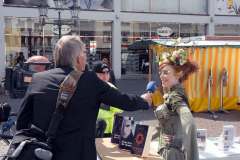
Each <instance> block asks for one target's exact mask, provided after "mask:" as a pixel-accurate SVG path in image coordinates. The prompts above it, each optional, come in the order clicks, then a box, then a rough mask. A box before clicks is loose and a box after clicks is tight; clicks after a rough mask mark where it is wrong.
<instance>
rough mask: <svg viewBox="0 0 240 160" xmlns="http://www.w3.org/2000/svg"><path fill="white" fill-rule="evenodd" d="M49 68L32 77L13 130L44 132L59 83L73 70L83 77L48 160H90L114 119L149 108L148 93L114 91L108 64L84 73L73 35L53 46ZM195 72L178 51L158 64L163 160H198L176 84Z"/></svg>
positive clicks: (185, 102) (83, 52)
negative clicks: (160, 91)
mask: <svg viewBox="0 0 240 160" xmlns="http://www.w3.org/2000/svg"><path fill="white" fill-rule="evenodd" d="M174 54H177V55H175V56H173V55H174ZM171 56H172V57H171ZM176 57H177V58H176ZM54 64H55V68H53V69H50V70H46V71H43V72H38V73H35V74H34V75H33V78H32V82H31V84H30V85H29V87H28V90H27V92H26V95H25V97H24V100H23V102H22V103H21V106H20V111H19V115H18V118H17V125H16V129H17V130H24V129H31V126H35V127H37V128H38V129H39V130H41V131H42V132H46V131H47V129H48V126H49V123H50V120H51V117H52V115H53V113H54V111H55V107H56V100H57V97H58V91H59V88H60V87H61V86H60V84H61V82H62V81H63V80H64V78H65V77H66V76H67V75H68V74H69V73H70V72H71V71H73V70H76V71H78V72H82V75H81V77H80V79H79V81H78V82H77V85H76V91H75V93H74V95H73V96H72V98H71V100H70V102H69V104H68V108H67V109H66V111H65V113H64V120H63V121H62V122H61V124H60V127H59V129H58V130H57V135H56V138H55V139H54V141H53V159H56V160H62V159H63V160H65V159H69V160H79V159H81V160H95V159H96V157H97V153H96V146H95V137H103V136H106V135H107V136H109V135H110V134H111V130H112V127H113V117H114V114H116V113H121V112H122V111H123V110H126V111H136V110H148V109H149V108H150V107H151V106H152V93H150V92H147V93H144V94H142V95H141V96H137V95H130V94H125V93H122V92H121V91H119V90H118V89H117V88H116V86H115V84H116V83H115V77H114V74H113V71H112V70H111V69H110V66H109V62H108V60H107V59H103V60H102V62H100V63H98V64H96V66H95V67H94V69H93V71H89V70H86V69H85V67H86V64H87V57H86V48H85V44H84V43H83V42H82V41H81V39H80V38H79V37H78V36H63V37H62V38H61V39H60V40H59V41H58V42H57V44H56V46H55V50H54ZM197 69H198V67H197V64H195V63H194V62H191V61H190V60H189V59H187V57H184V54H183V53H182V52H181V51H179V52H177V53H171V54H169V55H167V56H164V57H163V58H161V59H160V61H159V76H160V79H161V86H160V87H161V88H162V91H163V95H164V96H163V97H164V103H163V104H161V105H159V106H158V107H156V108H153V109H154V113H155V116H156V118H157V119H158V121H159V125H160V126H161V127H160V128H161V135H160V137H162V139H163V143H162V144H161V147H160V150H159V154H160V155H161V156H162V157H163V159H164V160H176V159H179V160H198V150H197V143H196V126H195V122H194V119H193V117H192V114H191V111H190V109H189V103H188V98H187V96H186V94H185V91H184V88H183V87H182V85H181V83H182V82H183V81H184V80H186V79H187V78H188V76H189V75H190V74H191V73H194V72H196V71H197Z"/></svg>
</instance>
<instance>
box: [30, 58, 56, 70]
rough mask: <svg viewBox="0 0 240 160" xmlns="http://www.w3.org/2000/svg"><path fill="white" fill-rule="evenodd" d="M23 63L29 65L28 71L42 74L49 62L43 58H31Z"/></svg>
mask: <svg viewBox="0 0 240 160" xmlns="http://www.w3.org/2000/svg"><path fill="white" fill-rule="evenodd" d="M25 63H26V64H28V65H29V66H28V69H29V70H30V71H33V72H42V71H45V70H46V69H47V68H46V67H47V65H48V64H50V63H51V62H50V61H49V60H48V58H46V57H44V56H31V57H30V58H28V60H27V61H26V62H25Z"/></svg>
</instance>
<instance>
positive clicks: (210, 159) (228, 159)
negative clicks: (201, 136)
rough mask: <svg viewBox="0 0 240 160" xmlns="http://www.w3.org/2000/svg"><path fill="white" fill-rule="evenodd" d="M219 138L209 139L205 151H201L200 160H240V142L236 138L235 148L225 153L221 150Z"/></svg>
mask: <svg viewBox="0 0 240 160" xmlns="http://www.w3.org/2000/svg"><path fill="white" fill-rule="evenodd" d="M218 143H219V140H218V138H217V137H214V138H213V137H211V138H208V139H207V141H206V148H205V150H199V158H200V159H201V160H240V141H239V138H236V141H235V143H234V144H233V146H232V147H231V148H230V149H229V150H228V151H224V150H222V149H220V147H219V145H218Z"/></svg>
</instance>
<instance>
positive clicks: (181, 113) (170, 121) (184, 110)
mask: <svg viewBox="0 0 240 160" xmlns="http://www.w3.org/2000/svg"><path fill="white" fill-rule="evenodd" d="M197 70H198V65H197V64H196V63H195V62H192V61H190V60H189V59H188V58H187V53H186V52H185V51H184V50H183V49H179V50H177V51H174V52H173V53H163V54H162V57H161V59H160V62H159V75H160V79H161V82H162V87H163V91H164V96H163V98H164V103H163V104H161V105H160V106H158V107H157V108H156V109H155V111H154V113H155V116H156V117H157V119H158V121H159V126H160V128H161V134H160V140H161V141H160V142H161V143H160V146H161V147H160V150H159V154H160V155H161V156H162V157H163V159H164V160H176V159H178V160H198V159H199V155H198V146H197V139H196V125H195V122H194V118H193V116H192V113H191V111H190V109H189V107H190V106H189V102H188V98H187V95H186V93H185V90H184V88H183V86H182V82H183V81H185V80H186V79H187V78H188V76H189V75H190V74H192V73H194V72H196V71H197Z"/></svg>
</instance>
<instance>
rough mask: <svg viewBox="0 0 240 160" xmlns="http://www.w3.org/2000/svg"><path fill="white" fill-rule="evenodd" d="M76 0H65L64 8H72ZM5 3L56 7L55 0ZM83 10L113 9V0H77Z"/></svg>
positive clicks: (6, 2) (7, 3) (20, 0)
mask: <svg viewBox="0 0 240 160" xmlns="http://www.w3.org/2000/svg"><path fill="white" fill-rule="evenodd" d="M73 1H74V0H63V8H71V7H72V6H73ZM3 3H4V4H5V5H10V6H20V7H36V6H40V5H41V4H45V5H48V6H49V7H50V8H55V4H54V0H3ZM76 4H77V5H78V6H79V7H80V9H83V10H113V0H76Z"/></svg>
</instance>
